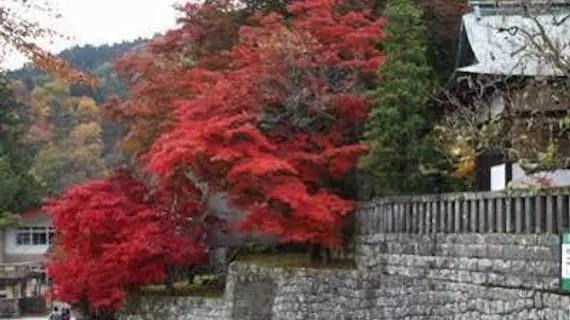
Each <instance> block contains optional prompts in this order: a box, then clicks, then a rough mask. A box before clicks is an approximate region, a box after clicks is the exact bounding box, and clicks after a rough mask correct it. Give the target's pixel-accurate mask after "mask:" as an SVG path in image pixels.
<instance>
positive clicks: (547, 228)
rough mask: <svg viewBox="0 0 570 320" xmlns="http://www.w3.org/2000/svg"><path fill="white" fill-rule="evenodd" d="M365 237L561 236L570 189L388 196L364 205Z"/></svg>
mask: <svg viewBox="0 0 570 320" xmlns="http://www.w3.org/2000/svg"><path fill="white" fill-rule="evenodd" d="M357 225H358V227H357V228H358V231H359V234H374V233H559V232H561V231H562V230H568V229H570V190H568V189H560V190H552V191H550V190H549V191H548V192H541V193H532V192H530V191H517V192H471V193H452V194H439V195H426V196H404V197H388V198H382V199H378V200H376V201H372V202H369V203H365V204H363V205H361V206H360V208H359V210H358V212H357Z"/></svg>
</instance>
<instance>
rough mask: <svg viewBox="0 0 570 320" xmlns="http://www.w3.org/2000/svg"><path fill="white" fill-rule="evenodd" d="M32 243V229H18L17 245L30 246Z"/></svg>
mask: <svg viewBox="0 0 570 320" xmlns="http://www.w3.org/2000/svg"><path fill="white" fill-rule="evenodd" d="M31 243H32V237H31V233H30V228H18V231H17V232H16V244H17V245H19V246H22V245H30V244H31Z"/></svg>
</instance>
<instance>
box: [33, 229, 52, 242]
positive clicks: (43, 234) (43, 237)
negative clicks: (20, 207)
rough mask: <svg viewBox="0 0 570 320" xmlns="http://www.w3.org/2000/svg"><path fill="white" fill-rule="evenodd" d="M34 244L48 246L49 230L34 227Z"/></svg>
mask: <svg viewBox="0 0 570 320" xmlns="http://www.w3.org/2000/svg"><path fill="white" fill-rule="evenodd" d="M32 244H33V245H45V244H48V228H46V227H32Z"/></svg>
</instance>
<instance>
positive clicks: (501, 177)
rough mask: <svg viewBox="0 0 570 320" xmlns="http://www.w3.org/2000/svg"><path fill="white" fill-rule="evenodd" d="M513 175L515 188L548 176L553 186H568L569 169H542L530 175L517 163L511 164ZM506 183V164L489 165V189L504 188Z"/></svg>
mask: <svg viewBox="0 0 570 320" xmlns="http://www.w3.org/2000/svg"><path fill="white" fill-rule="evenodd" d="M512 168H513V172H512V173H513V176H512V181H511V184H512V185H513V186H515V187H517V188H530V187H532V186H534V185H536V184H537V181H536V178H539V177H540V178H542V177H544V178H548V179H549V181H550V183H551V184H552V186H553V187H568V186H570V170H568V169H564V170H556V171H542V172H537V173H534V174H531V175H526V174H525V172H524V170H523V169H522V168H521V167H520V166H519V165H518V164H513V166H512ZM506 187H507V183H506V166H505V164H500V165H496V166H493V167H491V191H499V190H505V188H506Z"/></svg>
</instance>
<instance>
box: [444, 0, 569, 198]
mask: <svg viewBox="0 0 570 320" xmlns="http://www.w3.org/2000/svg"><path fill="white" fill-rule="evenodd" d="M469 5H470V7H471V12H470V13H468V14H466V15H464V16H463V18H462V28H461V37H460V43H459V48H458V54H457V67H456V72H455V74H454V75H453V77H452V79H450V82H449V83H448V86H447V88H446V91H445V94H444V96H445V98H444V99H443V102H442V103H441V104H439V105H438V109H439V110H440V112H441V114H440V115H441V116H442V118H443V119H444V121H443V124H442V125H441V126H440V127H438V129H437V130H436V133H437V134H438V135H437V136H438V138H440V142H442V145H443V146H450V147H447V148H448V152H450V153H451V154H453V155H454V156H456V157H458V158H459V159H460V162H461V164H460V165H464V166H467V167H469V166H471V167H472V168H474V169H475V188H476V189H477V190H502V189H505V188H506V187H507V186H508V184H509V183H516V186H517V187H522V186H525V185H526V186H528V185H529V184H534V183H537V182H538V184H539V185H540V186H543V187H544V186H550V185H553V186H568V185H570V171H569V170H567V169H568V168H569V167H570V158H569V157H568V154H569V153H568V151H569V148H570V141H569V134H570V131H569V125H570V117H569V114H568V110H569V108H568V105H567V104H566V101H568V97H567V95H568V90H567V89H568V85H569V82H568V75H569V74H568V72H569V71H570V68H569V67H570V64H569V63H570V48H569V47H568V45H569V44H570V41H569V39H570V37H569V34H568V33H569V32H570V20H569V19H568V18H569V17H570V1H470V2H469ZM466 163H467V165H466Z"/></svg>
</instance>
